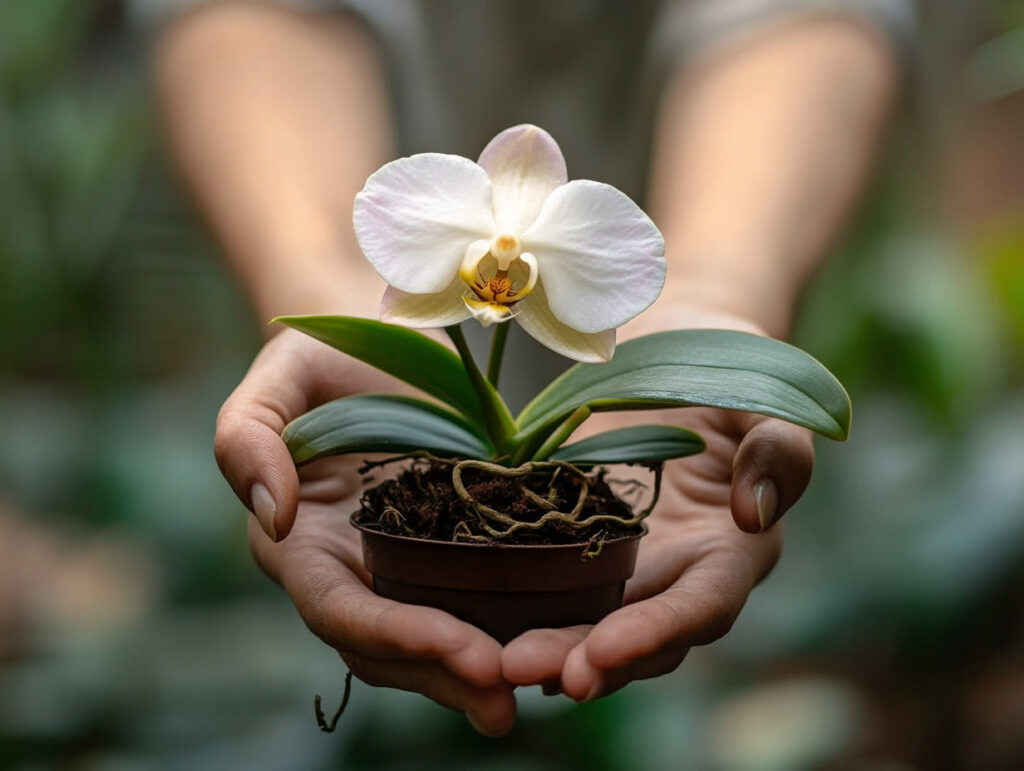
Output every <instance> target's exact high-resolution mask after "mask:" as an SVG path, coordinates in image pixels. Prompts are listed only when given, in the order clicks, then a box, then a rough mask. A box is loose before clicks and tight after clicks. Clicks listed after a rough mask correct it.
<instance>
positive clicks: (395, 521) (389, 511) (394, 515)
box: [380, 506, 416, 538]
mask: <svg viewBox="0 0 1024 771" xmlns="http://www.w3.org/2000/svg"><path fill="white" fill-rule="evenodd" d="M380 521H381V524H384V523H389V524H391V525H393V526H394V527H397V528H398V529H399V530H401V531H402V532H404V533H405V534H406V535H409V536H412V537H414V538H415V537H416V531H415V530H413V529H412V528H411V527H409V526H408V525H407V524H405V517H404V516H402V512H400V511H399V510H398V509H396V508H395V507H394V506H388V507H387V508H385V509H384V511H382V512H381V514H380Z"/></svg>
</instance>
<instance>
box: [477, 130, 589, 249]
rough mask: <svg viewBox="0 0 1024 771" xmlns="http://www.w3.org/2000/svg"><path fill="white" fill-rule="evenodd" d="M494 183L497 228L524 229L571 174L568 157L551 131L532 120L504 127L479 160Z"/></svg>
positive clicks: (510, 231) (509, 230) (519, 231)
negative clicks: (566, 164) (566, 166)
mask: <svg viewBox="0 0 1024 771" xmlns="http://www.w3.org/2000/svg"><path fill="white" fill-rule="evenodd" d="M477 163H479V164H480V165H481V166H482V167H483V168H484V169H485V170H486V171H487V174H488V175H489V176H490V178H491V184H493V185H494V218H495V220H496V221H497V224H498V229H499V231H501V232H506V233H513V234H515V233H522V232H523V231H525V230H526V229H527V228H528V227H529V226H530V225H531V224H532V223H533V221H534V220H535V219H536V218H537V214H538V212H540V210H541V207H542V206H543V205H544V201H545V199H546V198H547V197H548V195H549V194H550V193H551V191H552V190H554V189H555V188H556V187H558V186H559V185H564V184H565V182H566V180H567V179H568V178H569V176H568V173H567V172H566V169H565V158H563V157H562V151H561V150H560V149H559V148H558V144H557V143H556V142H555V140H554V139H552V138H551V135H550V134H549V133H548V132H546V131H545V130H544V129H542V128H540V127H538V126H532V125H530V124H524V125H522V126H513V127H512V128H509V129H505V130H504V131H502V132H501V133H500V134H498V136H496V137H495V138H494V139H492V140H491V141H490V142H489V143H488V145H487V147H485V148H484V151H483V152H482V153H480V159H479V160H478V161H477Z"/></svg>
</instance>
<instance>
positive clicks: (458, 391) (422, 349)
mask: <svg viewBox="0 0 1024 771" xmlns="http://www.w3.org/2000/svg"><path fill="white" fill-rule="evenodd" d="M273 321H274V322H278V323H281V324H284V325H286V326H289V327H291V328H292V329H297V330H299V331H300V332H305V333H306V334H307V335H310V336H311V337H315V338H316V339H317V340H319V341H321V342H323V343H327V345H330V346H331V347H333V348H337V349H338V350H339V351H342V352H343V353H347V354H348V355H349V356H352V357H354V358H356V359H359V360H360V361H363V362H366V363H367V364H369V365H370V366H372V367H376V368H377V369H379V370H382V371H384V372H386V373H388V374H389V375H393V376H394V377H396V378H398V379H399V380H402V381H404V382H406V383H408V384H409V385H412V386H415V387H416V388H419V389H420V390H421V391H424V392H425V393H428V394H430V395H431V396H434V397H436V398H438V399H440V400H441V401H443V402H445V403H446V404H450V405H451V406H452V407H454V408H455V409H456V410H458V411H459V412H461V413H462V414H464V415H466V416H468V417H470V418H472V419H473V420H474V421H475V422H477V423H478V424H480V425H483V413H482V412H481V411H480V404H479V402H478V401H477V398H476V394H475V393H474V391H473V386H472V384H471V383H470V381H469V377H468V376H467V375H466V371H465V369H463V366H462V361H461V360H460V359H459V357H458V356H456V355H455V353H453V352H452V351H451V350H449V349H448V348H446V347H445V346H443V345H442V344H441V343H439V342H437V341H436V340H431V339H430V338H429V337H427V336H426V335H422V334H420V333H419V332H414V331H413V330H411V329H406V328H405V327H400V326H397V325H395V324H385V323H383V322H380V321H373V320H372V319H360V318H356V317H354V316H278V317H277V318H276V319H274V320H273ZM272 323H273V322H272Z"/></svg>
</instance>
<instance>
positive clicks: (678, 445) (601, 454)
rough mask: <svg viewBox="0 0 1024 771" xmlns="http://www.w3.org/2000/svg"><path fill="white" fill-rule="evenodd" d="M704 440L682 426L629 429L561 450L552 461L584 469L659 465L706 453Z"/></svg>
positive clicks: (587, 440)
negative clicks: (601, 465)
mask: <svg viewBox="0 0 1024 771" xmlns="http://www.w3.org/2000/svg"><path fill="white" fill-rule="evenodd" d="M704 449H705V444H704V440H703V439H701V438H700V436H699V435H697V434H695V433H693V431H690V430H689V429H686V428H680V427H679V426H629V427H628V428H618V429H616V430H614V431H605V432H604V433H602V434H595V435H594V436H588V437H587V438H586V439H582V440H580V441H578V442H574V443H573V444H567V445H565V446H564V447H560V448H559V449H558V450H556V451H555V452H553V453H552V454H551V458H552V460H564V461H568V462H569V463H576V464H578V465H581V466H598V465H600V464H603V463H656V462H658V461H663V460H672V459H673V458H684V457H686V456H687V455H696V454H697V453H699V452H704Z"/></svg>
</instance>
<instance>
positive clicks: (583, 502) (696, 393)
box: [276, 125, 850, 642]
mask: <svg viewBox="0 0 1024 771" xmlns="http://www.w3.org/2000/svg"><path fill="white" fill-rule="evenodd" d="M354 224H355V232H356V236H357V239H358V241H359V244H360V247H361V248H362V250H363V252H364V254H365V255H366V257H367V259H368V260H369V261H370V262H371V263H372V264H373V266H374V268H375V269H376V270H377V272H378V273H379V274H380V275H381V277H383V279H384V280H385V281H386V282H387V284H388V289H387V291H386V293H385V295H384V298H383V301H382V304H381V312H380V315H381V321H373V320H368V319H362V318H353V317H345V316H289V317H282V318H278V319H277V320H276V321H278V322H280V323H282V324H286V325H288V326H290V327H293V328H295V329H298V330H300V331H302V332H305V333H307V334H309V335H311V336H313V337H315V338H317V339H318V340H321V341H323V342H325V343H327V344H328V345H331V346H333V347H335V348H337V349H338V350H340V351H342V352H343V353H345V354H348V355H350V356H353V357H355V358H357V359H359V360H361V361H363V362H365V363H367V364H370V365H372V366H374V367H376V368H378V369H380V370H382V371H384V372H386V373H388V374H390V375H392V376H394V377H396V378H398V379H399V380H402V381H404V382H405V383H407V384H409V385H411V386H413V387H415V388H417V389H419V390H420V391H422V392H423V393H424V394H425V395H426V396H429V397H432V398H433V400H427V399H425V398H419V397H415V396H409V395H397V394H384V393H381V394H362V395H356V396H349V397H346V398H343V399H338V400H336V401H332V402H329V403H327V404H324V405H321V406H319V407H317V408H315V409H313V410H312V411H310V412H308V413H306V414H305V415H303V416H301V417H299V418H297V419H296V420H294V421H293V422H292V423H290V424H289V425H288V426H287V427H286V428H285V430H284V433H283V437H284V440H285V443H286V444H287V446H288V448H289V450H290V452H291V454H292V457H293V459H294V461H295V462H296V464H304V463H309V462H311V461H314V460H316V459H318V458H321V457H324V456H327V455H335V454H342V453H366V454H369V453H388V454H389V455H390V457H387V458H385V459H384V460H372V461H368V462H367V463H366V465H365V466H364V473H369V472H372V471H373V470H374V469H378V468H380V467H382V466H385V465H387V464H389V463H392V462H397V461H405V468H404V470H403V471H402V472H401V473H400V474H399V475H398V476H397V477H392V478H387V479H385V480H384V481H383V482H381V483H380V484H377V485H376V486H373V487H369V488H368V489H367V490H366V491H365V492H364V495H363V498H362V505H361V508H360V510H359V511H357V512H355V513H354V514H353V515H352V518H351V521H352V524H353V525H354V526H355V527H356V528H358V529H359V530H360V531H361V532H362V539H363V556H364V562H365V564H366V567H367V569H368V571H369V572H370V573H371V574H372V575H373V577H374V589H375V591H376V592H378V593H379V594H382V595H384V596H386V597H390V598H392V599H396V600H400V601H404V602H412V603H418V604H426V605H432V606H435V607H439V608H441V609H444V610H447V611H449V612H451V613H453V614H455V615H457V616H459V617H461V618H463V619H465V620H468V621H470V622H472V623H475V624H477V625H478V626H480V627H481V628H483V629H484V630H485V631H487V632H489V633H490V634H492V636H494V637H495V638H496V639H498V640H499V641H501V642H505V641H507V640H510V639H512V638H513V637H515V636H516V635H518V634H519V633H521V632H522V631H524V630H526V629H529V628H533V627H542V626H543V627H547V626H567V625H571V624H579V623H593V622H596V621H597V620H598V619H600V618H601V617H602V616H604V615H605V614H607V613H609V612H611V611H612V610H614V609H615V608H617V607H618V606H619V605H620V604H621V601H622V596H623V585H624V582H625V581H626V579H627V578H628V577H629V576H630V575H631V574H632V570H633V564H634V561H635V557H636V551H637V545H638V539H639V538H640V537H641V536H642V535H643V533H644V525H643V520H644V518H645V517H646V516H647V515H648V514H650V512H651V511H652V509H653V508H654V506H655V504H656V503H657V499H658V492H659V485H660V481H661V469H662V465H663V464H664V463H665V462H666V461H669V460H673V459H676V458H682V457H684V456H687V455H692V454H694V453H698V452H700V451H702V450H703V449H704V443H703V441H702V439H701V438H700V436H698V435H697V434H695V433H693V432H692V431H689V430H687V429H686V428H683V427H679V426H672V425H637V426H632V427H629V428H624V429H618V430H614V431H609V432H605V433H601V434H596V435H592V436H590V437H588V438H586V439H583V440H580V441H575V442H572V441H570V438H571V436H572V434H573V433H574V431H575V430H576V429H577V428H579V426H580V425H581V424H582V423H583V422H584V421H585V420H587V418H588V417H589V416H590V415H591V413H592V412H595V411H600V410H643V409H656V408H663V407H666V406H690V405H703V406H714V407H722V408H727V409H737V410H747V411H752V412H757V413H762V414H765V415H770V416H774V417H777V418H781V419H783V420H787V421H790V422H792V423H795V424H797V425H800V426H804V427H806V428H809V429H811V430H813V431H816V432H817V433H819V434H822V435H824V436H826V437H829V438H832V439H837V440H842V439H845V438H846V436H847V433H848V431H849V422H850V403H849V398H848V397H847V395H846V392H845V391H844V390H843V387H842V386H841V385H840V383H839V382H838V381H837V380H836V379H835V378H834V377H833V376H832V375H831V374H830V373H829V372H828V371H827V370H826V369H825V368H824V367H823V366H822V365H821V364H819V363H818V362H817V361H815V360H814V359H813V358H812V357H810V356H809V355H807V354H806V353H804V352H802V351H800V350H799V349H797V348H794V347H792V346H790V345H787V344H785V343H782V342H779V341H777V340H773V339H770V338H765V337H760V336H757V335H752V334H746V333H743V332H736V331H729V330H709V329H694V330H677V331H668V332H660V333H656V334H652V335H647V336H644V337H639V338H635V339H633V340H630V341H628V342H626V343H623V344H622V345H621V346H619V348H618V350H616V344H615V336H616V329H617V328H618V327H619V326H621V325H622V324H624V323H625V322H627V321H629V320H630V319H632V318H633V317H634V316H636V315H637V314H639V313H640V312H642V311H643V310H644V309H645V308H647V307H648V306H649V305H650V304H651V303H652V302H654V300H655V298H657V296H658V294H659V293H660V291H661V288H662V285H663V283H664V279H665V269H666V262H665V256H664V241H663V239H662V236H661V234H660V232H659V231H658V228H657V227H656V226H655V225H654V223H653V222H652V221H651V220H650V218H649V217H648V216H647V215H646V214H645V213H644V212H643V211H642V210H641V209H640V208H639V207H638V206H637V205H636V204H635V203H633V201H632V200H630V199H629V198H628V197H627V196H626V195H625V194H624V193H622V192H620V191H619V190H616V189H615V188H614V187H611V186H609V185H606V184H602V183H599V182H593V181H589V180H574V181H571V182H570V181H568V176H567V173H566V166H565V161H564V159H563V157H562V153H561V151H560V150H559V147H558V145H557V144H556V143H555V141H554V139H552V137H551V136H550V135H549V134H548V133H547V132H545V131H544V130H543V129H540V128H538V127H536V126H531V125H523V126H515V127H513V128H510V129H507V130H506V131H503V132H502V133H501V134H499V135H498V136H497V137H495V138H494V139H493V140H492V141H491V142H490V143H489V144H488V145H487V147H486V148H485V149H484V151H483V153H482V154H481V155H480V157H479V159H478V160H477V162H475V163H474V162H473V161H471V160H469V159H466V158H462V157H459V156H454V155H442V154H438V153H425V154H420V155H414V156H411V157H408V158H401V159H398V160H395V161H392V162H391V163H388V164H386V165H385V166H383V167H382V168H381V169H379V170H378V171H376V172H375V173H374V174H372V175H371V176H370V177H369V179H368V180H367V182H366V185H365V187H364V188H363V190H362V191H361V192H360V193H359V194H358V196H357V197H356V200H355V207H354ZM472 320H475V321H477V322H479V323H481V324H483V325H484V326H486V327H491V328H492V329H493V332H492V338H491V349H490V355H489V357H488V361H487V364H486V367H485V368H484V369H483V370H482V369H481V368H480V366H478V364H477V362H476V361H475V360H474V358H473V356H472V354H471V353H470V350H469V347H468V346H467V344H466V340H465V338H464V336H463V333H462V330H461V327H460V324H461V323H462V322H465V321H472ZM510 323H518V324H519V325H520V326H521V327H522V328H523V329H524V330H525V331H526V332H527V333H528V334H530V335H531V336H533V337H534V338H536V339H537V340H538V341H539V342H541V343H543V344H544V345H546V346H548V347H549V348H551V349H553V350H555V351H556V352H558V353H560V354H562V355H564V356H566V357H568V358H570V359H574V360H576V361H577V362H578V363H577V364H575V365H574V366H573V367H572V368H570V369H569V370H568V371H567V372H565V373H564V374H563V375H561V376H560V377H558V378H557V379H555V380H554V381H553V382H552V383H550V384H549V385H548V386H547V387H546V388H544V389H543V390H542V391H541V392H540V393H539V394H538V395H537V396H536V397H535V398H534V399H533V400H532V401H531V402H530V403H529V404H527V405H526V407H525V408H524V409H523V410H522V411H520V412H519V414H518V415H513V414H511V412H510V411H509V409H508V407H507V406H506V404H505V402H504V400H503V399H502V397H501V395H500V393H499V391H498V389H497V384H498V378H499V374H500V371H501V365H502V358H503V351H504V346H505V340H506V337H507V334H508V328H509V324H510ZM416 329H444V330H445V332H446V333H447V335H448V337H449V338H450V341H451V343H452V347H453V348H454V350H453V348H449V347H448V346H446V345H444V344H442V343H441V342H439V341H438V340H436V339H434V338H432V337H430V336H429V335H426V334H423V333H421V332H418V331H415V330H416ZM613 464H633V465H634V466H638V467H646V468H647V469H649V470H650V471H651V476H650V480H649V484H646V485H644V483H643V482H642V481H641V480H634V481H629V482H626V483H625V484H624V485H623V487H622V488H618V486H617V483H616V482H615V481H613V478H612V477H611V476H610V475H609V473H608V472H607V466H609V465H613ZM367 481H371V478H368V479H367ZM372 481H375V480H372ZM641 487H645V488H646V491H645V493H644V499H643V500H640V499H637V500H632V501H630V503H627V502H626V501H625V500H624V499H623V497H632V496H631V493H632V491H634V490H639V489H641ZM613 488H616V489H613Z"/></svg>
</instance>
